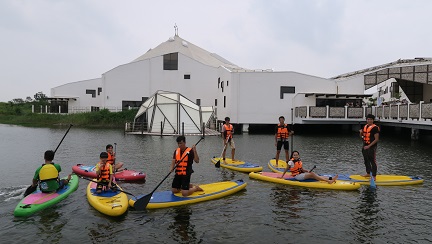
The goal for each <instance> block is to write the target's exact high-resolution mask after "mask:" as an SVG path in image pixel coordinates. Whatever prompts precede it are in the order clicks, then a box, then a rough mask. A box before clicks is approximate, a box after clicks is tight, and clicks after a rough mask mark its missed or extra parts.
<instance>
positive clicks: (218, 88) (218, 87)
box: [218, 77, 220, 89]
mask: <svg viewBox="0 0 432 244" xmlns="http://www.w3.org/2000/svg"><path fill="white" fill-rule="evenodd" d="M219 85H220V77H219V78H218V89H219Z"/></svg>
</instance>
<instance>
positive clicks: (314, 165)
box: [309, 165, 316, 173]
mask: <svg viewBox="0 0 432 244" xmlns="http://www.w3.org/2000/svg"><path fill="white" fill-rule="evenodd" d="M315 168H316V165H314V166H313V167H312V169H311V170H309V173H310V172H312V171H313V170H314V169H315Z"/></svg>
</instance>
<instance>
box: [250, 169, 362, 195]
mask: <svg viewBox="0 0 432 244" xmlns="http://www.w3.org/2000/svg"><path fill="white" fill-rule="evenodd" d="M280 176H282V174H281V173H274V172H258V173H254V172H251V173H250V174H249V177H250V178H252V179H257V180H263V181H269V182H274V183H279V184H285V185H293V186H303V187H309V188H321V189H332V190H347V191H349V190H357V189H359V188H360V184H358V183H355V182H349V181H342V180H337V181H336V182H335V183H333V184H329V183H327V182H325V181H318V180H315V179H307V180H302V181H299V180H296V179H295V178H294V177H292V176H291V175H287V174H285V175H284V178H283V179H281V178H278V177H280Z"/></svg>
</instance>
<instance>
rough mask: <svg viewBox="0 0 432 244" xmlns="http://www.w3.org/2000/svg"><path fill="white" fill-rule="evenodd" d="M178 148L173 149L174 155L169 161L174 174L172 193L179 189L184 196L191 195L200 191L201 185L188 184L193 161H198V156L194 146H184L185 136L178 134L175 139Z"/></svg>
mask: <svg viewBox="0 0 432 244" xmlns="http://www.w3.org/2000/svg"><path fill="white" fill-rule="evenodd" d="M176 141H177V145H178V148H177V149H176V150H175V151H174V156H173V159H172V162H171V171H173V170H175V176H174V179H173V182H172V186H171V187H172V190H171V191H172V193H178V192H180V191H181V193H182V195H183V196H184V197H186V196H189V195H191V194H192V193H194V192H196V191H202V190H203V189H201V187H199V186H193V185H192V184H190V179H191V175H192V173H193V170H192V164H193V161H195V162H196V163H199V157H198V153H197V150H196V146H195V145H193V146H192V148H189V147H186V138H185V137H184V136H179V137H177V139H176Z"/></svg>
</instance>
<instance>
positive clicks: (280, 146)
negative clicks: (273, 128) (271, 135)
mask: <svg viewBox="0 0 432 244" xmlns="http://www.w3.org/2000/svg"><path fill="white" fill-rule="evenodd" d="M282 145H283V146H284V149H285V150H286V151H288V149H289V143H288V141H278V142H277V145H276V150H278V151H280V150H281V149H282Z"/></svg>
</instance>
